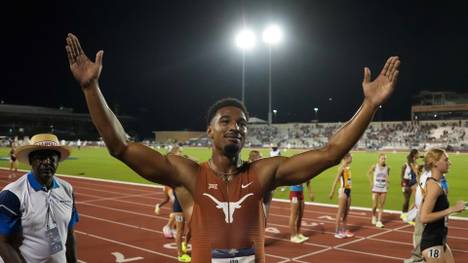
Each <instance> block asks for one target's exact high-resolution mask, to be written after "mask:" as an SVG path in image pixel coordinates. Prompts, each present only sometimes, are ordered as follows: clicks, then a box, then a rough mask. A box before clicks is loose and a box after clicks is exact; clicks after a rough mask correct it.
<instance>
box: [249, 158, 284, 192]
mask: <svg viewBox="0 0 468 263" xmlns="http://www.w3.org/2000/svg"><path fill="white" fill-rule="evenodd" d="M288 159H289V158H288V157H284V156H275V157H267V158H263V159H260V160H257V161H254V162H252V163H250V168H249V169H251V170H252V171H253V172H254V173H255V174H256V175H257V178H258V180H259V182H260V184H261V186H262V188H263V189H266V191H267V190H270V188H274V187H275V186H274V179H275V178H274V175H275V173H276V171H277V170H278V168H279V167H280V165H281V164H282V163H284V162H286V161H287V160H288Z"/></svg>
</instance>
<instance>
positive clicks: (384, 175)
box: [372, 164, 388, 192]
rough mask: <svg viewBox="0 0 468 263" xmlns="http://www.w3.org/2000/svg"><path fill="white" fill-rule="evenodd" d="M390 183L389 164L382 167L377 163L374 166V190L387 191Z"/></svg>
mask: <svg viewBox="0 0 468 263" xmlns="http://www.w3.org/2000/svg"><path fill="white" fill-rule="evenodd" d="M387 185H388V166H384V167H380V165H378V164H377V165H376V166H375V168H374V184H373V187H372V191H374V192H375V191H377V192H380V191H387Z"/></svg>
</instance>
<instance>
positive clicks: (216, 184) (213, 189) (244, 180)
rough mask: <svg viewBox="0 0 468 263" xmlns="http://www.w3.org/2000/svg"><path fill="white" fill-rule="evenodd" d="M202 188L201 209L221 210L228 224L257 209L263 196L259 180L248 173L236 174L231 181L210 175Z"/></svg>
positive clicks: (200, 193) (209, 210)
mask: <svg viewBox="0 0 468 263" xmlns="http://www.w3.org/2000/svg"><path fill="white" fill-rule="evenodd" d="M200 188H201V189H199V190H200V191H199V196H198V199H199V200H198V203H199V205H200V207H201V209H202V210H203V211H205V212H208V213H215V214H218V213H216V212H215V211H217V212H219V213H220V215H223V217H224V220H223V221H225V223H228V224H230V223H232V222H233V221H234V219H235V218H236V217H238V216H240V217H241V218H242V217H244V216H243V214H248V213H249V212H252V211H254V210H256V209H257V208H258V206H259V202H260V201H261V197H262V195H261V191H260V189H259V187H258V181H257V180H256V178H255V177H253V176H251V175H248V174H242V175H239V176H235V177H233V178H232V180H231V181H225V180H223V179H221V178H220V177H217V176H213V175H208V176H206V178H205V180H204V182H203V183H202V184H201V185H200ZM218 210H219V211H218Z"/></svg>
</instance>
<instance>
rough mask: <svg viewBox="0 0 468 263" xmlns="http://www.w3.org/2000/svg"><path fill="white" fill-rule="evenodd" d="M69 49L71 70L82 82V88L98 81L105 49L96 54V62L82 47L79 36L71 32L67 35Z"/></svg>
mask: <svg viewBox="0 0 468 263" xmlns="http://www.w3.org/2000/svg"><path fill="white" fill-rule="evenodd" d="M66 41H67V45H66V46H65V49H66V51H67V56H68V62H69V64H70V70H71V72H72V73H73V76H74V77H75V79H76V80H77V81H78V82H79V83H80V86H81V88H82V89H85V88H87V87H88V86H89V85H90V84H91V83H93V82H97V81H98V80H99V76H100V75H101V70H102V56H103V55H104V51H102V50H100V51H99V52H98V53H97V54H96V59H95V62H93V61H91V60H90V59H89V58H88V56H86V54H85V53H84V51H83V49H82V48H81V45H80V41H79V40H78V38H77V37H76V36H75V35H73V34H71V33H69V34H68V35H67V39H66Z"/></svg>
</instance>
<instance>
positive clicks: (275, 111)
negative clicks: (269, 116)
mask: <svg viewBox="0 0 468 263" xmlns="http://www.w3.org/2000/svg"><path fill="white" fill-rule="evenodd" d="M276 113H278V111H277V110H273V115H274V116H273V117H274V119H275V121H276ZM272 122H273V121H272Z"/></svg>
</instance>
